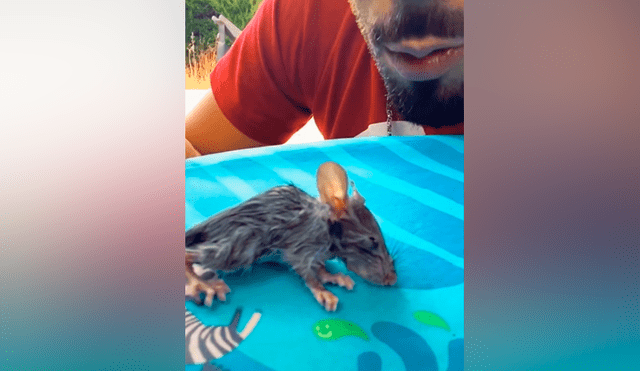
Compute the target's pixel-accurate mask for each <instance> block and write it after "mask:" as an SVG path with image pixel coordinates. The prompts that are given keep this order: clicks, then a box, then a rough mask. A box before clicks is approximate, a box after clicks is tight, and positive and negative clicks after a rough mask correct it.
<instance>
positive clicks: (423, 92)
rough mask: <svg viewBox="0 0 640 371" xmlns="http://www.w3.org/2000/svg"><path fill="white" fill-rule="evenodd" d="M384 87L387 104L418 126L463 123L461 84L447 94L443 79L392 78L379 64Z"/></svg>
mask: <svg viewBox="0 0 640 371" xmlns="http://www.w3.org/2000/svg"><path fill="white" fill-rule="evenodd" d="M378 68H379V69H380V74H381V75H382V78H383V80H384V84H385V87H386V88H387V94H388V95H387V99H388V100H389V103H391V105H392V106H393V107H394V108H395V110H396V111H397V112H398V113H399V114H400V116H401V117H402V119H403V120H405V121H410V122H413V123H415V124H418V125H421V126H430V127H433V128H436V129H437V128H441V127H445V126H453V125H457V124H460V123H462V122H464V83H463V82H460V83H459V84H460V86H459V88H456V89H455V92H453V93H448V92H447V91H446V89H445V88H444V86H442V79H434V80H428V81H411V82H409V84H408V85H407V83H406V82H403V81H399V80H397V79H394V78H393V74H392V73H389V71H388V70H387V67H386V66H382V65H381V64H380V63H378Z"/></svg>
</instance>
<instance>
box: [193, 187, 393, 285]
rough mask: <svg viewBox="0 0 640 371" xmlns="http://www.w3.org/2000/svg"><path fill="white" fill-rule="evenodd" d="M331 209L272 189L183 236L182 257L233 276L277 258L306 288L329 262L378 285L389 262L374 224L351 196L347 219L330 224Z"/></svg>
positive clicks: (297, 193)
mask: <svg viewBox="0 0 640 371" xmlns="http://www.w3.org/2000/svg"><path fill="white" fill-rule="evenodd" d="M331 216H332V212H331V207H330V206H329V205H327V204H324V203H322V202H320V201H319V200H317V199H315V198H313V197H311V196H309V195H308V194H307V193H305V192H304V191H302V190H301V189H299V188H297V187H295V186H293V185H287V186H280V187H275V188H272V189H270V190H268V191H266V192H264V193H262V194H260V195H257V196H255V197H253V198H251V199H249V200H247V201H245V202H243V203H241V204H239V205H238V206H236V207H233V208H231V209H227V210H225V211H222V212H220V213H218V214H216V215H214V216H213V217H211V218H209V219H207V220H206V221H204V222H203V223H201V224H198V225H196V226H194V227H193V228H191V229H189V230H188V231H187V233H186V241H185V242H186V251H187V253H195V254H196V256H197V258H196V259H195V261H194V263H197V264H199V265H200V266H201V267H202V268H204V269H205V270H210V271H214V272H215V271H226V272H230V271H235V270H238V269H243V268H248V267H250V266H251V265H252V264H253V263H254V262H256V261H258V260H260V259H262V258H265V257H267V258H268V257H270V256H276V255H278V256H280V257H281V259H282V260H283V261H284V262H285V263H288V264H290V265H291V267H292V268H293V269H294V270H295V271H296V272H297V273H298V274H299V275H300V276H301V277H302V278H303V279H304V280H305V282H307V284H309V282H310V281H314V280H315V281H317V280H321V277H320V276H319V275H318V271H319V270H320V269H322V268H323V267H324V263H325V262H326V261H327V260H329V259H332V258H335V257H340V258H342V259H343V260H344V261H345V263H346V265H347V268H348V269H349V270H352V271H353V272H355V273H356V274H358V275H360V276H361V277H363V278H365V279H367V280H369V281H371V282H374V283H377V284H383V280H384V278H385V276H387V275H389V274H392V275H394V276H395V271H394V269H393V260H392V259H391V257H390V256H389V253H388V251H387V249H386V245H385V244H384V238H383V236H382V233H381V232H380V228H379V226H378V224H377V222H376V221H375V218H374V217H373V215H372V214H371V212H369V210H368V209H367V208H366V207H365V206H364V199H363V198H362V197H361V196H360V195H359V194H358V193H357V191H355V189H354V196H353V197H351V199H350V202H349V206H348V209H347V213H346V214H345V215H344V216H343V217H342V218H341V219H340V220H339V221H338V222H333V221H332V220H331Z"/></svg>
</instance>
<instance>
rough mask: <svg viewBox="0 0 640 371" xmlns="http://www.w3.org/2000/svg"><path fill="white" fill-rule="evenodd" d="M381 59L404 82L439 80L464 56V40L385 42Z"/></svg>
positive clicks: (431, 39) (427, 39) (433, 39)
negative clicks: (405, 80)
mask: <svg viewBox="0 0 640 371" xmlns="http://www.w3.org/2000/svg"><path fill="white" fill-rule="evenodd" d="M384 50H385V53H384V54H383V58H384V59H385V60H386V62H387V64H388V65H390V66H392V67H393V68H394V69H395V70H396V72H397V73H399V74H400V75H401V76H402V77H403V78H404V79H407V80H412V81H425V80H432V79H436V78H439V77H441V76H442V75H444V74H445V73H447V71H449V70H450V69H452V68H453V67H454V66H456V65H458V64H459V63H461V62H462V59H463V57H464V40H463V39H462V38H458V39H438V38H434V37H428V38H423V39H411V40H402V41H400V42H396V43H386V44H385V45H384Z"/></svg>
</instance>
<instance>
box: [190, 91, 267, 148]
mask: <svg viewBox="0 0 640 371" xmlns="http://www.w3.org/2000/svg"><path fill="white" fill-rule="evenodd" d="M262 145H264V144H262V143H260V142H257V141H255V140H253V139H251V138H249V137H248V136H246V135H244V134H243V133H242V132H240V131H239V130H238V129H236V128H235V127H234V126H233V124H231V122H230V121H229V120H227V118H226V117H225V116H224V115H223V114H222V111H221V110H220V107H218V104H217V103H216V100H215V98H214V97H213V93H212V92H211V90H209V91H208V92H207V94H206V95H205V97H204V98H203V99H202V100H201V101H200V102H199V103H198V105H197V106H196V107H195V108H194V109H193V110H192V111H191V112H189V114H188V115H187V118H186V121H185V154H186V158H190V157H196V156H200V155H207V154H210V153H217V152H225V151H231V150H234V149H242V148H251V147H259V146H262Z"/></svg>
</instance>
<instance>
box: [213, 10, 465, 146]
mask: <svg viewBox="0 0 640 371" xmlns="http://www.w3.org/2000/svg"><path fill="white" fill-rule="evenodd" d="M211 89H212V90H213V94H214V96H215V99H216V102H217V103H218V106H219V107H220V109H221V110H222V112H223V113H224V115H225V117H226V118H227V119H228V120H229V121H231V123H233V125H234V126H235V127H236V128H237V129H238V130H240V131H241V132H243V133H244V134H245V135H247V136H248V137H250V138H252V139H254V140H257V141H259V142H262V143H265V144H280V143H284V142H286V141H287V140H288V139H289V138H290V137H291V136H292V135H293V134H294V133H295V132H296V131H298V130H299V129H300V128H302V127H303V126H304V125H305V124H306V123H307V122H308V121H309V119H310V117H311V115H313V117H314V120H315V122H316V125H317V126H318V129H319V130H320V132H321V133H322V134H323V136H324V137H325V139H332V138H348V137H354V136H356V135H358V134H359V133H361V132H362V131H364V130H366V129H367V127H368V126H369V125H370V124H373V123H378V122H384V121H386V120H387V114H386V98H385V94H386V90H385V87H384V83H383V80H382V77H381V76H380V73H379V72H378V69H377V67H376V65H375V62H374V61H373V58H372V57H371V54H370V53H369V50H368V49H367V45H366V43H365V40H364V37H363V36H362V34H361V33H360V30H359V29H358V26H357V24H356V20H355V17H354V15H353V13H352V12H351V8H350V6H349V3H348V1H347V0H264V2H263V3H262V5H261V6H260V8H259V9H258V11H257V12H256V14H255V16H254V17H253V19H252V20H251V21H250V22H249V24H248V25H247V27H246V28H245V29H244V30H243V31H242V33H241V35H240V37H239V38H238V39H237V40H236V41H235V42H234V45H233V47H232V48H231V49H230V50H229V52H228V53H227V54H226V55H225V56H224V57H223V58H222V59H221V60H220V61H219V62H218V64H217V65H216V67H215V68H214V70H213V72H212V73H211ZM463 128H464V125H463V124H460V125H457V126H454V127H451V128H442V129H439V130H436V129H433V128H427V127H425V132H426V133H427V134H436V133H438V134H462V133H463V130H464V129H463Z"/></svg>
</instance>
